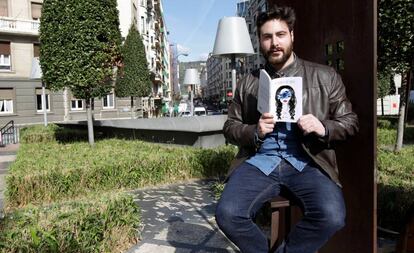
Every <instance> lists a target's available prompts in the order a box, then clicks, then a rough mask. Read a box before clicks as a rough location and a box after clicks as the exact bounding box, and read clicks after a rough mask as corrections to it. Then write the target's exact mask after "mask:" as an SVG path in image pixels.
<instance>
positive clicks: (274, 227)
mask: <svg viewBox="0 0 414 253" xmlns="http://www.w3.org/2000/svg"><path fill="white" fill-rule="evenodd" d="M293 207H295V208H294V209H296V210H293ZM270 208H271V212H272V217H271V225H270V230H271V231H270V246H269V248H270V252H274V251H275V250H276V249H277V247H278V246H279V245H280V244H281V243H282V241H283V240H284V239H286V237H287V235H288V234H289V232H290V228H291V227H292V220H293V221H295V222H296V221H297V220H298V219H299V218H300V216H301V214H300V213H301V212H300V209H299V207H298V206H296V205H295V203H294V202H292V201H290V200H288V199H286V198H284V197H281V196H278V197H275V198H273V199H272V200H271V201H270ZM315 253H318V252H315Z"/></svg>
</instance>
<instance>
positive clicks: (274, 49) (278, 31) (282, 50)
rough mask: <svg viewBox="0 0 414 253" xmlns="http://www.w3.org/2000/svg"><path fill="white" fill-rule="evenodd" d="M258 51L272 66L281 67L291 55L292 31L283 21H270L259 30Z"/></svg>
mask: <svg viewBox="0 0 414 253" xmlns="http://www.w3.org/2000/svg"><path fill="white" fill-rule="evenodd" d="M260 50H261V52H262V54H263V56H264V57H265V58H266V60H267V61H268V62H269V63H270V64H271V65H273V66H277V67H282V66H283V65H284V64H285V62H286V61H287V60H288V59H289V57H290V56H291V55H292V51H293V31H291V32H290V31H289V27H288V25H287V24H286V22H285V21H282V20H277V19H272V20H269V21H267V22H266V23H264V24H263V25H262V27H261V28H260Z"/></svg>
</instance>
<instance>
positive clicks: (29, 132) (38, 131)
mask: <svg viewBox="0 0 414 253" xmlns="http://www.w3.org/2000/svg"><path fill="white" fill-rule="evenodd" d="M58 128H59V127H58V126H57V125H55V124H49V125H47V127H45V126H42V125H35V126H30V127H25V128H22V129H21V130H20V142H21V143H44V142H55V141H56V135H55V134H56V131H57V129H58Z"/></svg>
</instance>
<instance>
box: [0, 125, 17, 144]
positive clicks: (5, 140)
mask: <svg viewBox="0 0 414 253" xmlns="http://www.w3.org/2000/svg"><path fill="white" fill-rule="evenodd" d="M17 135H18V131H16V128H15V127H14V121H13V120H11V121H9V123H7V124H6V125H5V126H4V127H2V128H1V129H0V146H2V147H3V146H5V145H7V144H11V143H17V140H18V136H17Z"/></svg>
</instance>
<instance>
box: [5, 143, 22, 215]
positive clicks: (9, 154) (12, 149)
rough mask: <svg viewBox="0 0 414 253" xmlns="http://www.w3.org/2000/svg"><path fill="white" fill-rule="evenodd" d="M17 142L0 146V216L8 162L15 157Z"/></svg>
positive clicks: (17, 147)
mask: <svg viewBox="0 0 414 253" xmlns="http://www.w3.org/2000/svg"><path fill="white" fill-rule="evenodd" d="M18 149H19V144H9V145H7V146H6V147H0V217H2V216H3V202H4V190H5V189H6V180H5V179H6V174H7V170H8V167H9V165H10V163H12V162H13V161H14V160H15V159H16V153H17V150H18Z"/></svg>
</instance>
